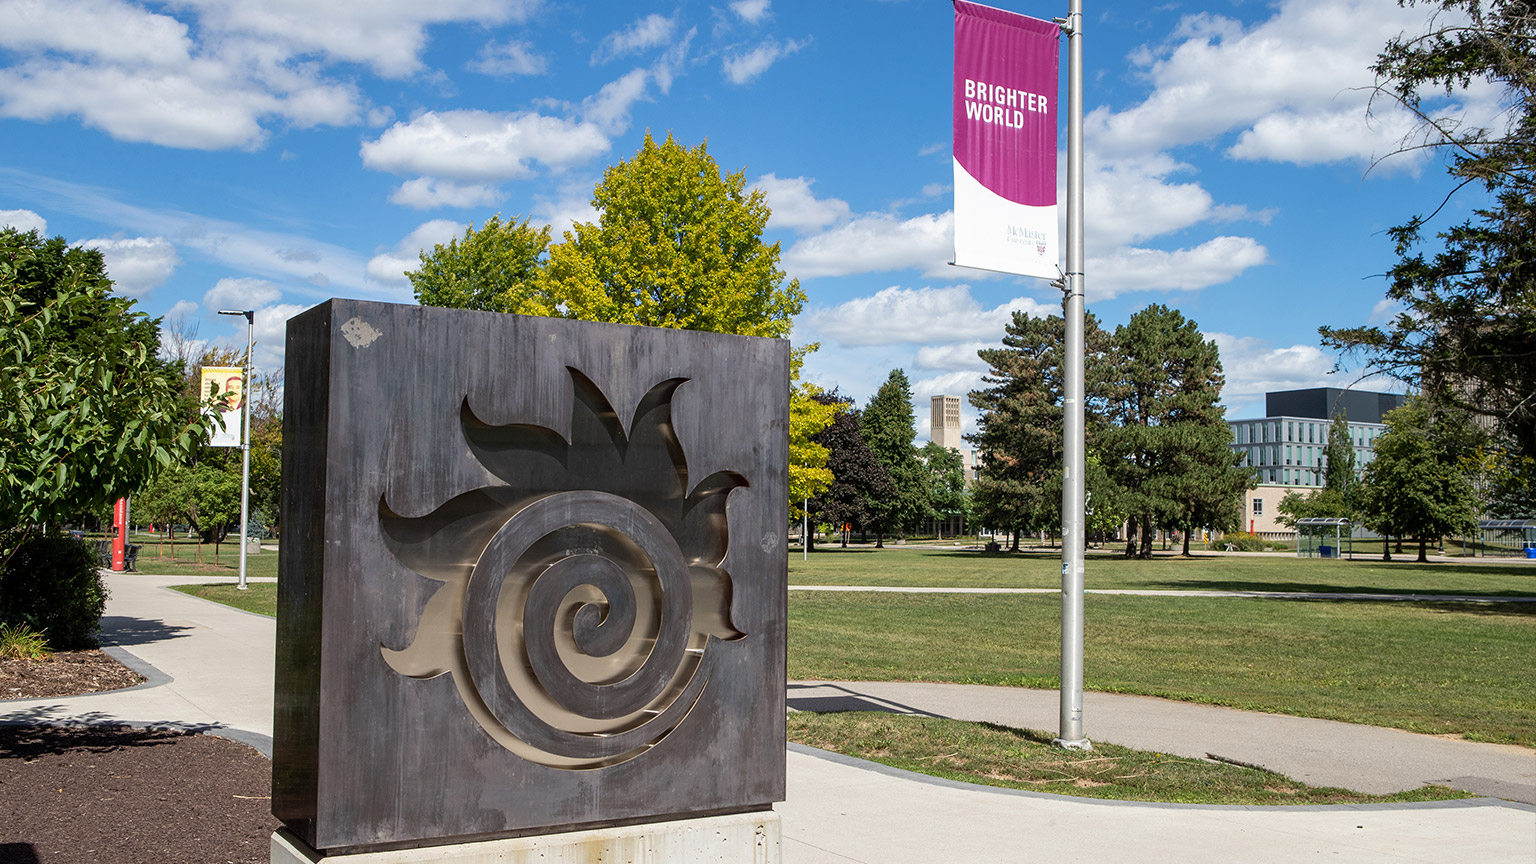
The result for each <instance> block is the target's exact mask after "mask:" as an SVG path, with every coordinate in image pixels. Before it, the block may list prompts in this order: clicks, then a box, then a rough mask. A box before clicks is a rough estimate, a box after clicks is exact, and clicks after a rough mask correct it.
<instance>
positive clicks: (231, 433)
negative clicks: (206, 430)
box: [198, 366, 246, 447]
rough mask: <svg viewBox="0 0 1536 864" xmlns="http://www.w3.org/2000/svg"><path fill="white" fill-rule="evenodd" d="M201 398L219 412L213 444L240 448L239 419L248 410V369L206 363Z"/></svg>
mask: <svg viewBox="0 0 1536 864" xmlns="http://www.w3.org/2000/svg"><path fill="white" fill-rule="evenodd" d="M201 380H202V384H201V388H200V389H199V391H198V401H200V402H203V403H204V404H205V407H204V409H203V410H205V411H210V412H214V413H216V414H217V415H218V418H219V422H218V425H217V426H215V427H214V430H213V440H212V441H209V442H208V445H209V446H210V447H239V446H240V421H241V418H242V417H243V416H244V415H243V414H242V413H241V412H242V411H244V410H245V402H246V399H245V370H244V369H242V368H240V367H239V366H204V367H203V374H202V379H201Z"/></svg>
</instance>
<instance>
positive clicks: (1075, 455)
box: [1054, 0, 1093, 750]
mask: <svg viewBox="0 0 1536 864" xmlns="http://www.w3.org/2000/svg"><path fill="white" fill-rule="evenodd" d="M1068 9H1069V10H1070V11H1069V12H1068V17H1067V20H1066V21H1065V22H1063V23H1062V28H1061V29H1062V32H1064V33H1065V34H1066V35H1067V272H1066V276H1065V278H1064V279H1063V283H1064V288H1065V290H1066V299H1065V302H1064V303H1063V307H1062V314H1063V316H1064V317H1065V318H1066V324H1067V334H1066V335H1067V342H1066V355H1067V356H1066V369H1065V378H1066V393H1065V394H1063V395H1064V397H1065V398H1064V402H1065V406H1064V407H1065V414H1066V417H1065V422H1064V423H1063V442H1062V443H1063V454H1062V460H1063V465H1062V471H1063V474H1062V484H1061V727H1060V729H1061V733H1060V736H1059V737H1057V738H1056V739H1055V741H1054V743H1055V744H1057V745H1058V746H1061V747H1066V748H1067V749H1069V750H1092V749H1093V744H1092V743H1090V742H1089V740H1088V739H1087V738H1086V737H1084V735H1083V544H1084V539H1085V532H1084V521H1085V520H1084V518H1083V517H1084V495H1085V491H1086V483H1085V481H1084V476H1083V471H1084V461H1085V460H1084V458H1083V450H1084V441H1083V4H1082V0H1070V3H1069V5H1068Z"/></svg>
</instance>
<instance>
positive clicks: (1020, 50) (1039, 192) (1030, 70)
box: [954, 0, 1061, 279]
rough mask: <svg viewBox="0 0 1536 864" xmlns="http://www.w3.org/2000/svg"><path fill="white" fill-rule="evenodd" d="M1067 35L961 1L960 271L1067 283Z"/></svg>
mask: <svg viewBox="0 0 1536 864" xmlns="http://www.w3.org/2000/svg"><path fill="white" fill-rule="evenodd" d="M1060 36H1061V28H1060V27H1058V26H1057V25H1056V24H1054V23H1052V22H1050V21H1041V20H1039V19H1037V18H1027V17H1025V16H1023V15H1017V14H1014V13H1012V12H1004V11H1003V10H1001V9H993V8H992V7H990V6H982V5H979V4H976V3H966V2H964V0H955V97H954V98H955V101H954V127H955V128H954V164H955V263H956V264H958V265H961V266H964V267H979V268H982V269H984V270H1000V271H1002V272H1005V273H1017V274H1019V275H1021V276H1039V277H1041V278H1045V279H1055V278H1056V277H1057V276H1059V275H1060V272H1059V267H1058V265H1059V263H1060V261H1061V244H1060V239H1059V231H1058V230H1057V226H1056V129H1057V127H1056V94H1057V90H1058V68H1059V58H1060V50H1059V41H1058V39H1059V37H1060Z"/></svg>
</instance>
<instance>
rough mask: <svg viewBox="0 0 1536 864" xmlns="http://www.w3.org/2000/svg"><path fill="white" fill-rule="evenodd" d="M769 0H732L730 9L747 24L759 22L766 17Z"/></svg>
mask: <svg viewBox="0 0 1536 864" xmlns="http://www.w3.org/2000/svg"><path fill="white" fill-rule="evenodd" d="M770 2H771V0H733V2H732V3H731V11H732V12H735V13H736V14H737V15H739V16H741V20H743V21H745V22H747V23H748V24H761V23H763V20H764V19H766V18H767V17H768V6H769V4H770Z"/></svg>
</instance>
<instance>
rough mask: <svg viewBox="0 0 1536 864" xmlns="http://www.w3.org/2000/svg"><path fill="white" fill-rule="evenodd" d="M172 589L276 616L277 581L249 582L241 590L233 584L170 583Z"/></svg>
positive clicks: (226, 604)
mask: <svg viewBox="0 0 1536 864" xmlns="http://www.w3.org/2000/svg"><path fill="white" fill-rule="evenodd" d="M273 557H276V556H273ZM171 588H172V589H174V590H176V591H180V592H181V593H183V594H191V595H192V596H193V597H201V598H203V599H204V600H212V601H213V602H215V603H223V604H224V605H225V606H233V607H235V608H236V609H244V610H245V611H247V612H255V613H257V614H258V615H267V616H270V617H276V616H277V583H276V582H251V583H249V584H248V585H247V586H246V590H244V591H241V590H240V589H239V588H236V587H235V586H233V585H225V584H217V585H172V586H171Z"/></svg>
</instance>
